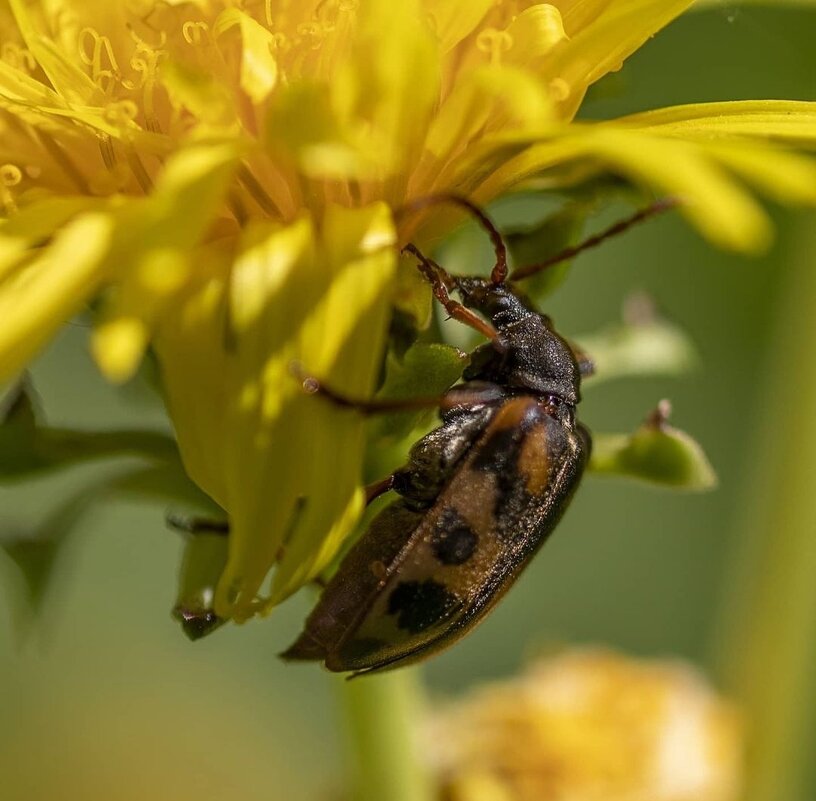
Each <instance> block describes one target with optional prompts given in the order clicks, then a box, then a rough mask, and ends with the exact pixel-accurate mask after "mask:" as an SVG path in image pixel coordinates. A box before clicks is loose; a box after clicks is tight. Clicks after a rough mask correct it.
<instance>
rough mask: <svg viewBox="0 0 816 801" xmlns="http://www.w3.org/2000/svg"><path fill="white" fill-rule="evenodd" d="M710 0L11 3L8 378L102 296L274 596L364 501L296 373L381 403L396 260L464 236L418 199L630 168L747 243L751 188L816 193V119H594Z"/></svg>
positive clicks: (5, 29) (343, 425)
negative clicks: (653, 44) (602, 86)
mask: <svg viewBox="0 0 816 801" xmlns="http://www.w3.org/2000/svg"><path fill="white" fill-rule="evenodd" d="M690 3H691V0H588V1H586V2H575V1H574V0H557V2H554V3H538V2H532V1H531V0H401V2H398V3H394V2H391V1H390V0H264V1H263V2H262V1H261V0H245V1H244V2H242V3H234V2H228V0H187V1H186V2H185V1H183V0H123V2H117V3H110V2H101V0H83V2H79V1H78V0H5V2H2V3H0V40H2V45H1V46H0V131H1V132H2V139H0V142H2V154H0V203H2V207H3V212H4V214H3V219H2V221H0V313H1V314H2V317H3V328H2V330H0V380H4V379H7V378H9V377H12V376H14V375H15V374H17V373H18V372H19V371H20V370H21V369H23V368H24V367H25V365H26V364H27V363H28V362H29V361H30V360H31V359H32V357H33V356H34V355H36V353H37V352H38V351H39V350H40V349H41V348H42V347H43V346H44V345H45V344H46V343H47V342H48V340H49V339H50V338H51V337H52V336H53V334H54V333H55V331H56V330H57V329H58V328H59V326H60V325H62V324H63V323H64V322H65V321H66V320H68V319H69V318H70V317H71V316H72V315H73V314H75V313H76V312H78V311H80V310H81V309H83V308H84V307H85V306H86V305H87V304H88V303H89V301H91V300H94V301H95V305H94V309H95V314H96V325H95V330H94V333H93V338H92V351H93V354H94V357H95V359H96V361H97V363H98V365H99V367H100V369H101V371H102V372H103V373H104V374H105V375H106V376H107V377H108V378H109V379H111V380H112V381H124V380H127V379H128V378H130V377H131V376H132V375H133V374H134V372H135V371H136V370H137V368H138V366H139V364H140V361H141V359H142V357H143V355H144V353H145V351H146V350H147V349H148V348H149V349H151V350H153V351H154V352H155V354H156V356H157V359H158V362H159V365H160V368H161V376H162V381H163V387H164V391H165V394H166V398H167V405H168V408H169V411H170V414H171V417H172V420H173V423H174V426H175V431H176V436H177V438H178V443H179V446H180V449H181V453H182V456H183V459H184V463H185V466H186V469H187V471H188V472H189V475H190V476H191V477H192V478H193V479H194V480H195V481H196V483H197V484H198V485H199V486H200V487H201V488H202V489H203V490H204V491H205V492H207V493H208V494H209V495H210V496H211V497H212V498H213V499H214V500H215V501H216V502H217V503H218V504H220V506H221V507H222V508H223V509H224V510H226V512H227V513H228V515H229V519H230V525H231V536H230V541H229V556H228V560H227V564H226V567H225V570H224V573H223V575H222V578H221V580H220V582H219V584H218V588H217V592H216V595H215V606H216V609H217V611H218V614H219V615H220V616H221V617H224V618H232V619H236V620H244V619H246V618H248V617H250V616H251V615H253V614H254V613H256V612H257V611H266V610H269V609H270V608H271V607H272V606H274V604H276V603H277V602H279V601H280V600H282V599H283V598H285V597H286V596H287V595H289V594H291V593H292V592H293V591H295V590H296V589H298V588H299V587H300V586H302V585H303V584H304V583H305V582H306V581H308V580H310V579H311V578H313V577H314V576H315V575H317V574H318V573H319V572H320V571H321V570H323V569H324V568H325V566H326V565H327V564H328V562H329V561H330V560H331V558H332V557H333V556H334V555H335V554H336V552H337V550H338V548H339V546H340V545H341V544H342V542H343V540H344V538H345V537H346V536H347V535H348V533H349V531H350V530H351V528H352V526H353V525H354V523H355V521H356V520H357V518H358V517H359V514H360V512H361V510H362V507H363V494H362V490H361V487H360V472H361V460H362V453H363V446H364V429H363V423H362V421H361V420H359V419H358V418H357V417H355V415H354V414H351V413H344V412H338V411H337V410H334V409H332V408H328V407H327V405H326V404H321V403H320V401H319V400H316V399H313V398H305V397H303V396H302V395H301V393H300V391H299V387H298V384H297V382H296V381H294V380H293V379H292V376H291V375H290V374H289V365H290V364H291V363H292V362H293V361H299V362H300V363H302V364H303V365H305V366H307V368H308V370H309V371H310V372H312V373H314V374H316V375H319V376H320V377H321V378H324V379H325V380H326V381H327V382H329V383H331V384H332V385H333V386H334V387H336V388H337V389H339V390H341V391H346V392H348V393H350V394H354V395H357V396H364V395H366V394H367V393H370V392H372V391H373V390H374V389H375V384H376V380H377V376H378V374H379V369H380V365H381V363H382V358H383V353H384V350H385V347H386V329H387V325H388V321H389V317H390V313H391V309H392V307H393V305H394V304H397V305H399V304H400V302H401V299H403V297H404V295H405V294H406V293H408V294H410V293H411V292H414V293H415V292H416V291H417V290H416V288H413V289H411V282H412V281H416V278H415V276H414V272H415V271H414V270H413V268H412V267H408V266H407V265H400V264H399V263H398V258H397V252H398V245H400V244H404V243H405V242H406V240H407V238H408V237H412V238H415V237H428V236H430V235H431V234H434V235H439V234H441V233H444V231H445V230H446V228H449V227H450V225H451V224H452V222H453V221H455V218H451V217H450V216H448V215H445V214H442V215H440V214H437V213H434V214H433V215H431V214H429V213H427V212H426V213H420V214H416V215H409V216H407V217H404V218H403V217H399V218H397V219H398V222H399V224H397V223H395V217H394V211H395V210H396V209H399V208H401V207H403V206H404V205H405V204H406V203H408V202H410V201H411V200H413V199H416V198H420V197H423V196H426V195H428V194H429V193H441V192H455V193H459V194H461V195H466V196H468V197H470V198H471V199H473V200H475V201H477V202H479V203H482V204H484V203H487V202H489V201H491V200H493V199H495V198H497V197H499V196H501V195H502V194H504V193H506V192H507V191H509V190H511V189H514V188H519V187H523V186H525V185H527V184H528V183H529V182H531V181H534V182H535V183H536V185H537V186H538V187H540V188H549V187H565V186H570V185H572V184H575V183H577V182H580V181H583V180H586V179H587V178H590V177H592V176H593V175H597V174H604V173H609V172H611V173H614V174H616V175H619V176H622V177H623V178H625V179H626V180H628V181H630V182H632V183H634V184H637V185H639V186H643V187H646V188H652V189H654V190H657V191H659V192H668V193H671V194H675V195H679V196H681V197H682V198H683V200H684V204H683V210H684V213H685V214H686V215H687V216H688V217H689V219H690V220H691V221H692V222H693V223H694V224H696V225H697V226H698V228H699V229H700V231H701V232H702V233H703V234H704V235H706V236H707V237H709V238H710V239H711V240H712V241H714V242H716V243H719V244H721V245H725V246H729V247H733V248H738V249H743V250H752V249H756V248H758V247H761V246H762V245H764V244H765V243H766V242H767V240H768V236H769V229H768V224H767V221H766V218H765V216H764V214H763V212H762V210H761V208H760V207H759V206H758V205H757V203H756V201H755V200H754V199H753V197H752V195H751V194H750V193H749V192H748V191H747V190H746V188H745V185H744V184H745V183H748V184H752V185H754V186H755V187H757V188H758V189H760V190H763V191H766V192H768V193H770V194H772V195H773V196H775V197H777V198H781V199H783V200H786V201H796V202H812V201H814V200H816V167H814V165H813V163H812V162H811V161H809V160H807V159H806V158H805V157H803V156H801V155H797V154H796V152H795V151H796V149H797V148H803V147H804V146H810V145H812V143H813V142H814V140H816V110H815V109H814V106H813V105H812V104H809V103H795V102H784V101H767V102H755V103H722V104H708V105H704V106H693V107H680V108H675V109H663V110H660V111H654V112H647V113H644V114H638V115H634V116H632V117H628V118H624V119H620V120H612V121H608V122H602V123H581V124H577V123H574V122H572V120H573V118H574V116H575V114H576V112H577V110H578V109H579V107H580V104H581V101H582V98H583V97H584V94H585V92H586V90H587V88H588V87H589V86H590V85H591V84H593V83H594V82H596V81H597V80H599V79H600V78H601V77H603V76H604V75H605V74H607V73H609V72H610V71H614V70H616V69H618V68H619V67H620V65H621V63H622V61H623V60H624V59H626V58H627V57H628V56H629V55H630V54H631V53H633V52H634V51H636V50H637V49H638V48H639V47H640V46H641V45H642V44H643V43H644V42H646V41H647V40H648V39H649V38H650V37H651V36H652V35H653V34H654V33H655V32H656V31H658V30H659V29H660V28H662V27H663V26H664V25H666V24H667V23H669V22H670V21H671V20H672V19H673V18H674V17H676V16H677V15H678V14H680V13H681V12H683V11H684V10H685V9H686V8H687V7H688V6H689V5H690ZM406 287H408V288H407V289H406ZM273 566H276V569H275V570H274V571H273V574H272V576H271V584H270V585H269V586H268V587H266V588H264V584H265V580H266V578H267V576H268V575H269V574H270V570H271V569H272V567H273Z"/></svg>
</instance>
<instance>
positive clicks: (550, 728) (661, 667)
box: [427, 649, 743, 801]
mask: <svg viewBox="0 0 816 801" xmlns="http://www.w3.org/2000/svg"><path fill="white" fill-rule="evenodd" d="M742 749H743V741H742V731H741V727H740V721H739V717H738V715H737V714H736V712H735V710H734V709H733V708H732V707H731V706H729V705H728V704H727V703H726V702H724V701H723V700H721V699H720V698H719V697H717V695H716V694H715V693H714V692H713V691H712V690H711V688H710V687H708V685H707V684H706V683H705V682H704V680H703V679H702V677H701V676H700V675H699V674H697V673H696V672H695V671H694V670H693V669H692V668H690V667H689V666H687V665H685V664H683V663H679V662H667V661H662V662H661V661H645V660H640V661H639V660H634V659H630V658H627V657H624V656H622V655H620V654H616V653H614V652H612V651H606V650H594V649H587V650H571V651H566V652H564V653H563V654H561V655H560V656H556V657H553V658H549V659H542V660H541V661H539V662H536V663H534V664H533V665H531V666H530V667H529V668H528V669H527V670H526V671H525V672H524V673H523V674H522V675H521V676H519V677H518V678H516V679H513V680H510V681H506V682H502V683H496V684H493V685H487V686H485V687H483V688H481V689H478V690H476V691H475V692H473V693H472V694H470V695H469V696H467V697H465V698H464V699H463V700H461V701H458V702H456V703H455V704H453V705H451V706H450V708H448V709H444V710H442V711H440V712H438V713H436V715H435V717H434V718H433V720H432V721H431V724H430V736H429V737H428V738H427V753H428V758H429V759H430V760H432V761H433V762H434V763H435V768H436V770H437V771H438V772H439V774H440V776H441V777H442V781H443V783H444V784H445V786H446V788H447V789H446V792H447V793H448V795H447V796H446V797H448V798H449V799H450V801H737V799H738V798H739V794H740V782H741V776H742V770H743V766H742V759H743V753H742Z"/></svg>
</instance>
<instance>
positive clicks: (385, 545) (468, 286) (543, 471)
mask: <svg viewBox="0 0 816 801" xmlns="http://www.w3.org/2000/svg"><path fill="white" fill-rule="evenodd" d="M433 202H452V203H456V204H458V205H460V206H463V207H464V208H465V209H467V210H468V211H470V212H471V213H473V214H474V215H475V216H476V217H477V219H478V220H479V222H480V223H481V224H482V225H483V226H484V227H485V228H486V229H487V230H488V232H489V233H490V235H491V238H492V239H493V243H494V247H495V250H496V264H495V266H494V268H493V270H492V272H491V274H490V277H489V278H479V277H457V276H452V275H450V274H448V273H447V272H446V271H445V270H443V269H442V267H441V266H440V265H438V264H437V263H436V262H434V261H432V260H431V259H429V258H427V257H426V256H424V255H423V254H422V252H421V251H420V250H419V249H418V248H416V247H415V246H414V245H411V244H409V245H408V246H406V248H405V251H406V252H408V253H410V254H412V255H414V256H415V257H416V258H417V259H418V262H419V268H420V270H421V271H422V273H423V274H424V276H425V277H426V278H427V280H428V281H429V282H430V283H431V286H432V288H433V292H434V294H435V296H436V297H437V299H438V300H439V301H440V302H441V304H442V305H443V306H444V308H445V309H446V311H447V312H448V314H449V315H450V316H451V317H453V318H455V319H457V320H459V321H461V322H463V323H465V324H468V325H470V326H472V327H473V328H475V329H476V330H478V331H479V332H481V333H482V334H484V335H485V336H487V337H488V342H487V343H486V344H483V345H481V346H479V347H477V348H476V349H475V350H474V351H473V353H472V354H471V356H470V363H469V365H468V367H467V368H466V369H465V370H464V372H463V375H462V381H461V383H459V384H457V385H456V386H454V387H453V388H452V389H451V390H449V391H448V392H447V393H445V395H444V396H442V397H441V398H439V399H432V400H428V399H418V400H417V401H416V402H414V403H413V404H411V403H410V402H409V403H408V404H405V405H404V406H406V407H410V406H413V407H417V406H421V405H430V404H434V405H438V406H439V408H440V411H441V425H440V426H439V427H438V428H436V429H434V430H433V431H431V432H430V433H429V434H427V435H426V436H424V437H422V438H421V439H420V440H419V441H418V442H417V443H416V444H415V445H414V446H413V448H412V449H411V451H410V454H409V456H408V461H407V463H406V465H405V466H404V467H402V468H401V469H399V470H397V471H396V472H395V473H394V474H393V475H391V476H389V477H388V478H387V479H385V480H384V481H382V482H378V483H377V484H376V485H374V486H373V487H372V488H371V489H370V491H369V500H372V499H373V498H375V497H377V496H379V495H381V494H382V493H384V492H386V491H393V492H395V493H396V495H397V498H396V499H395V500H393V501H392V502H391V503H390V504H389V505H388V506H386V507H385V508H384V509H383V510H382V511H381V512H380V513H379V514H378V515H377V516H376V517H375V518H374V520H373V521H372V523H371V525H370V526H369V528H368V530H367V531H366V532H365V533H364V534H363V535H362V537H361V538H360V539H359V540H358V542H357V543H356V544H355V545H354V546H353V547H352V548H351V549H350V551H349V552H348V553H347V554H346V556H345V557H344V558H343V559H342V560H341V562H340V565H339V567H338V569H337V572H336V573H335V574H334V576H333V577H332V578H331V579H330V581H329V582H328V584H327V585H326V586H325V588H324V589H323V592H322V594H321V596H320V599H319V601H318V602H317V605H316V606H315V608H314V609H313V611H312V612H311V614H310V615H309V616H308V618H307V620H306V623H305V626H304V630H303V632H302V633H301V635H300V636H299V637H298V638H297V640H296V641H295V642H294V644H293V645H292V646H291V647H290V648H289V649H288V650H286V651H285V652H284V653H283V654H281V656H282V658H284V659H286V660H315V661H321V662H323V663H324V664H325V666H326V667H327V668H328V669H329V670H330V671H336V672H345V671H353V672H354V673H355V674H361V673H370V672H374V671H381V670H385V669H390V668H395V667H401V666H403V665H407V664H410V663H413V662H417V661H420V660H423V659H425V658H427V657H428V656H431V655H433V654H435V653H437V652H439V651H441V650H442V649H444V648H446V647H448V646H449V645H451V644H453V643H454V642H456V641H457V640H458V639H459V638H461V637H463V636H464V635H466V634H467V633H468V632H469V631H471V630H472V629H473V628H474V626H476V625H477V624H478V623H479V622H480V621H481V620H482V619H483V618H484V617H485V615H486V614H487V613H488V612H489V611H490V610H491V609H492V608H493V607H494V606H495V605H496V603H497V602H498V601H499V600H500V599H501V597H502V596H503V595H504V594H505V592H507V590H508V589H509V588H510V586H511V585H512V584H513V582H514V581H515V580H516V579H517V578H518V576H519V574H520V573H521V572H522V570H524V568H525V567H526V566H527V565H528V564H529V562H530V560H531V559H532V558H533V556H534V555H535V554H536V552H537V551H538V550H539V548H540V547H541V546H542V545H543V544H544V542H545V541H546V540H547V538H548V537H549V535H550V534H551V533H552V531H553V529H554V528H555V527H556V525H557V523H558V522H559V520H560V519H561V516H562V515H563V513H564V511H565V510H566V508H567V506H568V505H569V503H570V500H571V499H572V496H573V493H574V492H575V490H576V488H577V486H578V484H579V482H580V481H581V477H582V475H583V473H584V470H585V468H586V465H587V462H588V460H589V455H590V451H591V437H590V433H589V431H588V430H587V429H586V428H585V427H584V426H583V425H582V424H581V423H580V422H578V421H577V420H576V415H575V409H576V405H577V404H578V402H579V401H580V397H581V394H580V389H581V377H582V375H587V374H588V373H589V372H591V369H592V368H591V363H590V362H589V360H588V359H587V358H586V357H585V356H584V355H583V354H581V353H580V352H579V351H577V349H576V348H574V347H573V346H571V345H570V343H568V342H567V340H565V339H564V338H563V337H562V336H561V335H560V334H558V333H557V331H556V330H555V328H554V327H553V324H552V321H551V320H550V318H549V317H547V316H546V315H544V314H542V313H540V312H539V311H538V310H537V309H536V308H535V306H534V305H533V304H532V303H531V302H530V301H529V300H528V299H527V298H526V297H525V296H524V295H523V294H522V293H521V292H520V291H519V290H518V289H517V288H516V287H515V286H514V285H513V284H512V283H511V282H510V280H508V269H507V261H506V252H505V249H504V243H503V241H502V238H501V235H500V234H499V232H498V230H497V229H496V228H495V226H494V225H493V224H492V223H491V222H490V220H489V219H488V218H487V217H486V215H485V214H484V212H482V211H481V210H480V209H479V208H478V207H476V206H474V205H473V204H471V203H470V202H469V201H467V200H466V199H464V198H460V197H458V196H454V195H444V196H431V197H430V198H427V199H423V200H422V201H420V203H421V204H427V203H433ZM666 207H668V206H667V203H666V202H665V201H659V202H658V203H656V204H654V205H653V206H650V207H648V208H647V209H645V210H642V211H639V212H638V213H637V214H635V215H634V216H633V217H631V218H629V219H628V220H625V221H623V222H622V223H618V224H617V225H615V226H612V228H610V229H607V231H605V232H603V233H602V234H599V235H597V236H595V237H592V238H590V239H588V240H586V242H584V243H582V244H581V245H579V246H577V247H576V248H572V249H570V250H569V251H565V253H563V254H559V256H558V257H555V258H554V259H551V260H548V261H547V262H544V263H542V265H537V266H536V267H534V268H529V267H525V268H522V269H521V270H517V271H516V273H515V274H514V276H513V278H518V277H527V276H529V275H531V274H532V273H533V272H535V271H537V270H539V269H543V268H544V267H546V266H549V265H550V264H552V263H555V262H556V261H558V260H561V259H562V258H567V257H569V256H572V255H574V254H575V253H577V252H579V251H580V250H583V249H585V248H587V247H592V246H594V245H596V244H598V243H599V242H600V241H603V239H605V238H607V237H608V236H612V235H613V234H616V233H619V232H620V231H621V230H625V228H628V227H629V226H630V225H632V224H634V223H635V222H638V221H639V220H641V219H643V218H644V217H645V216H648V215H650V214H653V213H656V212H657V211H662V210H663V209H664V208H666ZM452 291H453V292H456V293H457V294H458V295H459V298H460V299H461V302H457V301H455V300H453V299H452V298H451V297H450V292H452ZM300 377H301V378H302V380H303V386H304V389H305V390H307V391H309V392H312V393H319V394H322V395H324V396H325V397H327V398H328V399H329V400H331V401H333V402H335V403H337V404H339V405H342V406H346V407H353V408H358V409H359V410H360V411H362V412H376V411H378V410H382V411H393V410H394V409H396V408H400V406H401V404H400V402H398V401H397V402H392V401H376V400H375V401H369V402H365V401H357V400H352V399H349V398H346V397H344V396H342V395H340V394H338V393H336V392H334V391H333V390H331V389H330V388H328V387H325V386H323V385H322V384H321V383H320V382H319V381H318V380H317V379H315V378H313V377H310V376H306V375H301V376H300Z"/></svg>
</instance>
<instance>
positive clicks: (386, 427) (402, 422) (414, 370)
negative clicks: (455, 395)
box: [369, 343, 468, 442]
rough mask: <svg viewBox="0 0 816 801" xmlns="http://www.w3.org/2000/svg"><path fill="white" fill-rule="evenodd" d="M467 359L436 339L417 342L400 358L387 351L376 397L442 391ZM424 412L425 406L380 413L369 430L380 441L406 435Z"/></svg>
mask: <svg viewBox="0 0 816 801" xmlns="http://www.w3.org/2000/svg"><path fill="white" fill-rule="evenodd" d="M467 360H468V357H467V354H465V353H462V351H460V350H459V349H458V348H454V347H452V346H450V345H442V344H438V343H432V344H428V343H417V344H416V345H414V346H413V347H411V348H409V349H408V350H407V351H406V353H405V356H404V357H403V358H402V359H399V358H398V357H397V356H396V355H395V354H394V353H393V352H389V354H388V357H387V359H386V372H385V382H384V383H383V385H382V387H381V389H380V391H379V392H378V393H377V397H378V398H388V399H392V398H398V399H409V398H426V397H435V396H437V395H442V394H443V393H444V392H445V391H446V390H447V389H448V388H449V387H450V386H451V385H452V384H454V383H456V381H458V380H459V378H460V377H461V375H462V370H463V369H464V367H465V365H466V364H467ZM427 416H428V410H427V409H421V410H419V411H416V410H412V411H407V412H395V413H393V414H384V415H381V416H378V417H377V419H376V420H373V421H372V423H371V428H370V429H369V434H370V436H371V437H372V438H374V439H376V440H379V441H380V442H382V441H383V440H386V441H392V442H393V441H395V440H399V439H402V438H404V437H406V436H408V434H410V433H411V432H412V431H413V430H414V428H416V426H417V425H418V424H419V422H420V421H421V420H422V419H423V418H424V417H427Z"/></svg>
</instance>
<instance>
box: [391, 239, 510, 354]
mask: <svg viewBox="0 0 816 801" xmlns="http://www.w3.org/2000/svg"><path fill="white" fill-rule="evenodd" d="M403 252H405V253H410V254H411V255H413V256H416V258H417V259H418V260H419V271H420V272H421V273H422V275H423V276H425V278H426V279H427V281H428V283H429V284H430V285H431V288H432V289H433V293H434V296H435V297H436V299H437V300H438V301H439V302H440V303H441V304H442V306H443V307H444V309H445V311H446V312H447V313H448V315H449V316H450V317H452V318H453V319H454V320H458V321H459V322H460V323H464V324H465V325H469V326H470V327H471V328H474V329H475V330H476V331H478V332H479V333H480V334H483V335H484V336H486V337H487V338H488V339H490V340H492V341H493V342H498V341H499V333H498V331H496V329H495V328H494V327H493V326H492V325H490V323H488V322H486V321H485V320H482V318H481V317H479V316H478V315H477V314H475V313H474V312H472V311H471V310H470V309H468V308H466V307H465V306H463V305H462V304H461V303H459V302H458V301H455V300H454V299H453V298H452V297H451V296H450V295H449V294H448V289H452V288H453V287H455V285H456V281H455V279H454V278H453V277H452V276H450V275H449V274H448V273H447V272H445V270H444V269H443V268H442V267H440V265H438V264H437V263H436V262H435V261H433V260H432V259H429V258H428V257H427V256H425V255H424V254H423V253H422V251H421V250H420V249H419V248H418V247H417V246H416V245H413V244H408V245H406V246H405V247H404V248H403Z"/></svg>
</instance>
